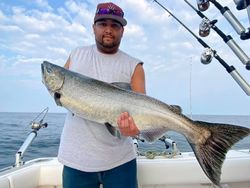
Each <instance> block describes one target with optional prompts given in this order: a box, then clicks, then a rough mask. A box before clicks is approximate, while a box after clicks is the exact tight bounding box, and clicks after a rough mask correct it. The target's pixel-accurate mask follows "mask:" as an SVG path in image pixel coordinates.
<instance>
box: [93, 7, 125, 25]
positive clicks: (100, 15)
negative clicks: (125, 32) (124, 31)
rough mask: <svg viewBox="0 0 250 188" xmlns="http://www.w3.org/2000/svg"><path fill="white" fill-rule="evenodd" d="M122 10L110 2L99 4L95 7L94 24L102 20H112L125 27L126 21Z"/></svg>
mask: <svg viewBox="0 0 250 188" xmlns="http://www.w3.org/2000/svg"><path fill="white" fill-rule="evenodd" d="M123 16H124V12H123V10H122V9H121V8H120V7H119V6H117V5H116V4H114V3H112V2H108V3H100V4H98V5H97V8H96V13H95V18H94V22H96V21H98V20H102V19H112V20H115V21H117V22H119V23H120V24H121V25H123V26H125V25H127V21H126V20H125V19H124V18H123Z"/></svg>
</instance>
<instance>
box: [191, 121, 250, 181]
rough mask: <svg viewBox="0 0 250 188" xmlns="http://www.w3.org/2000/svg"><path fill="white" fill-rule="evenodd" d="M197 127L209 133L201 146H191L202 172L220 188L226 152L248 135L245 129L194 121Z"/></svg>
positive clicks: (249, 132)
mask: <svg viewBox="0 0 250 188" xmlns="http://www.w3.org/2000/svg"><path fill="white" fill-rule="evenodd" d="M194 123H195V124H196V125H197V126H199V127H205V128H206V130H208V131H209V132H210V134H209V136H208V138H207V139H206V140H205V141H204V142H203V143H201V144H195V143H193V142H192V141H191V140H188V141H189V144H190V145H191V147H192V149H193V151H194V153H195V156H196V158H197V160H198V162H199V163H200V165H201V168H202V170H203V171H204V172H205V174H206V175H207V176H208V178H209V179H210V180H211V181H212V182H213V183H214V184H215V185H217V186H220V176H221V168H222V164H223V162H224V160H225V157H226V153H227V151H228V150H229V149H230V148H231V147H232V146H233V145H234V144H235V143H236V142H238V141H239V140H241V139H242V138H244V137H245V136H247V135H249V134H250V129H248V128H246V127H241V126H236V125H228V124H218V123H216V124H215V123H207V122H202V121H194Z"/></svg>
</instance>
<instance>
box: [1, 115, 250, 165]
mask: <svg viewBox="0 0 250 188" xmlns="http://www.w3.org/2000/svg"><path fill="white" fill-rule="evenodd" d="M37 115H38V113H5V112H1V113H0V169H2V168H4V167H7V166H11V165H13V164H14V163H15V154H16V152H17V151H18V149H19V148H20V146H21V145H22V143H23V142H24V140H25V139H26V137H27V136H28V134H29V133H30V132H31V128H30V122H31V121H32V120H33V119H34V118H36V117H37ZM65 116H66V114H63V113H49V114H47V116H46V117H45V120H44V122H47V123H48V127H47V128H44V129H41V130H40V131H39V132H38V135H37V137H36V139H35V140H34V141H33V143H32V144H31V146H30V147H29V148H28V150H27V151H26V153H25V155H24V161H27V160H30V159H34V158H40V157H55V156H57V151H58V146H59V141H60V135H61V132H62V128H63V123H64V119H65ZM192 119H194V120H202V121H208V122H217V123H230V124H237V125H241V126H245V127H249V128H250V116H217V115H216V116H215V115H193V117H192ZM167 136H170V137H171V139H173V140H174V141H175V142H176V143H177V146H178V148H179V149H180V151H182V152H184V151H191V147H190V146H189V144H188V142H187V141H186V139H185V138H184V137H183V136H182V135H180V134H178V133H175V132H169V133H168V134H167ZM233 148H234V149H246V148H250V136H248V137H246V138H244V139H243V140H241V141H240V142H238V143H237V144H235V145H234V146H233ZM139 150H140V151H147V150H153V151H162V150H165V144H164V143H163V142H161V141H157V142H155V143H154V144H148V143H143V142H139Z"/></svg>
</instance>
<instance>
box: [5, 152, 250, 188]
mask: <svg viewBox="0 0 250 188" xmlns="http://www.w3.org/2000/svg"><path fill="white" fill-rule="evenodd" d="M137 161H138V183H139V187H140V188H209V187H213V186H212V184H211V183H210V181H209V180H208V178H207V177H206V176H205V174H204V172H203V171H202V169H201V168H200V166H199V164H198V162H197V160H196V159H195V157H194V154H193V153H192V152H190V153H189V152H187V153H183V154H182V155H180V156H177V157H175V158H171V159H169V158H164V157H156V158H155V159H147V158H145V157H138V160H137ZM62 167H63V166H62V165H61V164H60V163H59V162H58V161H57V158H40V159H36V160H33V161H29V162H27V163H26V164H25V165H24V166H22V167H18V168H12V169H9V170H6V171H4V172H1V173H0V187H1V188H61V187H62V179H61V174H62ZM221 178H222V184H223V186H224V187H225V188H250V152H249V150H241V151H229V153H228V154H227V159H226V161H225V162H224V164H223V168H222V177H221Z"/></svg>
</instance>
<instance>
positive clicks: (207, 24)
mask: <svg viewBox="0 0 250 188" xmlns="http://www.w3.org/2000/svg"><path fill="white" fill-rule="evenodd" d="M216 22H217V20H212V21H210V20H209V19H207V18H203V19H202V21H201V23H200V25H199V35H200V36H201V37H206V36H208V35H209V33H210V29H211V28H212V27H213V26H214V24H215V23H216Z"/></svg>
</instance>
